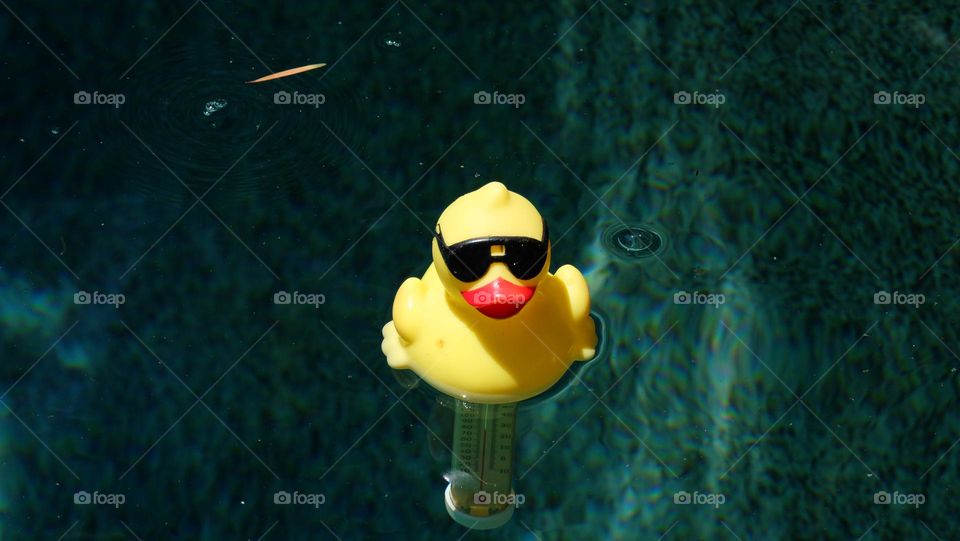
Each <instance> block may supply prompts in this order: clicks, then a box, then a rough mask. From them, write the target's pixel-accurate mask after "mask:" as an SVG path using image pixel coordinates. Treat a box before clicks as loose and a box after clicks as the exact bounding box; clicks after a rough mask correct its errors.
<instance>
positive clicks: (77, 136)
mask: <svg viewBox="0 0 960 541" xmlns="http://www.w3.org/2000/svg"><path fill="white" fill-rule="evenodd" d="M131 7H133V6H127V5H123V4H103V3H99V4H89V5H86V4H83V3H81V4H77V5H75V6H72V7H71V6H68V7H63V6H61V7H60V8H59V9H58V11H56V12H52V11H50V10H44V9H40V8H38V7H37V6H34V5H31V4H30V3H27V2H19V1H18V2H10V3H8V10H5V11H6V12H7V13H11V12H12V13H13V14H16V17H13V16H9V17H5V18H3V19H2V21H3V23H2V25H3V26H2V28H3V30H4V32H3V33H2V35H3V36H4V40H5V47H4V51H5V53H4V64H5V68H6V72H7V73H8V74H9V75H8V77H7V84H5V85H3V88H2V89H0V93H2V98H3V100H2V103H4V104H5V105H6V107H5V108H4V111H5V113H4V114H5V126H8V137H7V140H6V141H5V143H4V145H3V149H2V152H0V160H2V163H3V167H4V171H6V173H7V174H6V178H7V180H6V182H5V183H4V185H3V188H2V189H0V202H2V203H3V206H4V207H5V208H4V209H2V210H0V233H2V235H3V238H4V240H5V243H4V251H3V255H2V256H0V402H2V404H0V406H4V407H0V540H7V539H10V540H19V539H47V538H49V539H64V540H70V539H104V540H107V539H130V538H140V539H167V538H181V537H182V538H189V539H218V540H219V539H264V540H269V539H290V540H300V539H317V538H327V539H382V538H384V537H390V538H393V539H397V540H400V539H460V538H462V539H524V540H527V539H529V540H533V539H540V540H544V541H546V540H560V539H578V540H594V539H596V540H600V539H604V540H606V539H623V540H627V539H647V538H648V539H658V538H662V539H664V540H667V539H681V538H688V539H714V538H716V539H724V538H729V539H742V540H748V539H764V540H781V539H782V540H787V539H904V538H930V539H937V538H939V539H952V538H956V537H957V536H958V533H960V526H958V524H957V522H956V520H954V519H953V514H952V513H951V512H950V509H951V508H952V503H953V501H954V492H955V490H954V488H955V484H956V475H957V468H958V460H960V454H958V453H960V451H958V447H960V446H954V445H955V443H956V441H957V439H958V438H960V426H958V423H957V421H956V419H957V417H956V415H953V414H952V413H953V412H954V411H955V410H956V407H957V405H958V392H960V376H958V368H960V360H958V359H957V357H956V355H955V353H956V352H957V347H958V345H957V344H960V336H958V333H957V330H956V329H957V326H956V325H955V324H954V323H955V320H956V314H957V302H956V299H957V298H958V294H957V293H958V288H957V281H956V279H955V273H954V272H953V270H954V268H955V266H956V258H955V255H954V254H955V252H956V247H955V243H956V240H957V231H958V230H960V228H958V223H957V218H956V216H957V213H956V212H955V210H956V208H957V203H958V201H960V198H958V195H960V194H958V188H957V184H956V182H954V181H953V180H952V179H955V178H957V175H958V160H957V157H956V156H955V155H954V152H955V148H956V145H957V141H960V130H958V127H957V125H956V123H955V122H953V121H952V120H951V119H952V118H954V117H955V116H956V114H957V111H956V108H957V103H960V102H958V101H957V99H956V95H955V94H956V88H958V86H957V84H956V82H955V81H954V79H955V77H956V76H955V74H956V73H957V67H958V66H957V63H958V62H960V57H958V56H957V55H958V54H960V53H957V50H956V49H951V44H952V43H953V41H954V40H955V39H956V36H955V35H954V34H955V28H954V27H953V26H952V23H951V21H952V19H951V18H950V16H949V15H950V14H951V13H952V10H951V9H950V6H939V5H938V6H933V5H931V6H920V5H914V4H911V5H909V6H901V5H895V4H893V3H889V2H886V3H881V4H877V5H872V6H871V9H869V10H863V9H860V8H859V6H857V5H854V4H829V5H828V4H817V3H799V4H792V3H790V2H778V3H772V4H765V5H763V6H759V7H755V8H753V9H748V10H744V9H742V8H741V7H740V6H739V5H734V4H729V5H711V6H710V9H704V7H703V6H701V5H699V4H695V3H681V4H677V3H667V2H661V3H653V4H644V5H625V4H622V3H617V4H613V3H606V4H602V3H601V4H589V3H587V4H579V3H572V2H560V3H555V4H553V5H551V6H547V7H545V6H543V5H517V4H510V5H506V4H504V5H496V4H477V5H471V6H462V7H451V6H449V5H447V4H444V5H440V4H436V3H401V4H389V3H385V4H382V5H367V4H355V5H350V6H338V7H337V8H336V9H331V8H329V7H327V6H324V5H319V4H318V5H309V6H295V7H290V6H287V7H276V6H271V7H264V6H260V5H252V4H249V3H218V4H211V3H207V4H195V5H193V7H191V5H190V4H189V3H188V4H184V5H175V4H168V3H147V4H137V6H136V8H137V9H130V8H131ZM188 8H190V9H189V10H188ZM388 8H389V9H388ZM181 16H182V18H181ZM371 25H372V26H371ZM27 27H29V30H28V29H27ZM78 27H80V28H84V32H82V33H77V32H76V28H78ZM168 30H169V31H168ZM368 30H369V31H368ZM41 40H42V43H41ZM317 62H326V63H327V67H325V68H323V69H322V70H316V71H312V72H307V73H304V74H301V75H298V76H295V77H291V78H287V79H281V80H278V81H273V82H268V83H262V84H254V85H250V84H246V83H245V81H249V80H251V79H254V78H256V77H259V76H261V75H264V74H266V73H271V72H274V71H277V70H281V69H286V68H290V67H295V66H299V65H305V64H309V63H317ZM80 92H86V93H87V94H88V95H89V102H84V100H86V99H87V98H86V97H84V96H86V95H84V94H79V95H77V93H80ZM281 92H285V93H287V94H278V93H281ZM480 92H487V93H489V94H490V95H491V103H482V102H481V103H476V102H475V94H477V93H480ZM494 93H496V95H498V96H503V97H504V98H503V100H504V101H503V103H504V104H503V105H500V104H498V103H497V102H496V101H493V99H492V98H493V96H494ZM518 94H522V95H523V96H524V101H523V104H522V105H520V106H516V107H515V106H514V105H507V103H513V104H516V103H517V100H516V99H513V100H512V101H508V98H507V96H516V95H518ZM921 95H922V96H923V103H922V104H919V101H920V100H919V96H921ZM120 96H122V100H121V99H120ZM278 96H279V97H278ZM286 96H289V102H288V101H286V99H287V98H286ZM311 96H313V97H316V99H313V100H312V101H311V98H310V97H311ZM319 96H323V103H322V104H321V103H320V99H319ZM888 96H889V99H888ZM721 97H722V98H721ZM298 99H299V100H300V102H297V101H296V100H298ZM78 100H79V101H78ZM220 100H222V101H220ZM120 101H122V103H120ZM210 103H215V104H218V103H225V104H226V106H225V107H222V108H220V109H219V110H216V111H213V110H211V111H210V114H209V115H205V114H204V113H205V111H206V110H207V109H205V107H206V106H207V105H208V104H210ZM214 107H216V105H214ZM491 180H501V181H503V182H505V183H506V184H507V186H508V187H509V188H510V189H511V190H513V191H516V192H518V193H521V194H523V195H525V196H526V197H528V198H529V199H530V200H531V201H532V202H533V203H534V204H536V205H537V207H538V209H539V210H540V211H541V213H542V214H543V215H544V216H545V217H546V219H547V220H548V221H549V222H550V231H551V239H552V241H553V270H556V268H557V267H559V265H561V264H564V263H571V264H574V265H576V266H577V267H578V268H579V269H580V270H581V271H583V273H584V275H585V276H586V278H587V281H588V284H589V287H590V292H591V296H592V307H593V309H594V311H595V312H596V313H597V314H598V315H599V316H600V317H602V319H603V323H604V328H605V329H606V330H605V334H606V338H607V340H606V341H605V344H604V347H605V352H606V353H605V354H604V356H603V357H602V358H600V359H597V360H596V361H594V362H592V363H588V364H586V365H584V366H582V367H581V369H580V370H579V371H578V372H577V373H576V377H570V378H568V379H567V380H566V381H567V383H568V385H569V387H568V388H567V389H566V390H564V391H563V392H558V393H557V394H556V395H555V396H552V397H550V398H549V399H547V400H545V401H541V402H539V403H534V404H530V405H529V406H528V407H522V408H521V409H520V412H519V418H518V432H517V448H516V453H517V456H516V465H515V468H514V471H515V478H514V483H513V487H514V489H515V490H516V491H517V492H519V493H522V494H523V495H524V497H525V499H524V504H523V506H521V507H520V508H518V509H517V510H516V513H515V515H514V517H513V520H512V521H511V523H510V524H508V525H507V526H505V527H503V528H501V529H498V530H494V531H491V532H483V533H481V532H467V531H466V530H464V529H463V528H461V527H460V526H458V525H456V524H455V523H453V522H452V521H451V520H450V519H449V517H448V516H447V514H446V512H445V510H444V507H443V499H442V498H443V490H444V488H445V486H446V481H445V480H444V474H445V473H447V472H448V471H449V467H450V457H449V456H447V455H446V454H445V450H444V449H445V448H444V444H445V442H446V440H447V438H449V427H446V425H445V424H444V423H447V422H448V421H449V420H450V416H449V415H447V414H445V413H444V412H446V411H447V410H445V409H444V408H445V406H444V405H442V404H438V401H437V397H436V395H435V394H434V393H431V392H429V390H426V389H424V388H423V387H424V384H423V383H422V382H421V383H419V384H416V381H415V380H410V379H406V380H403V381H402V382H401V381H398V380H397V378H395V377H394V375H393V374H392V373H391V372H390V370H389V368H388V367H387V365H386V362H385V360H384V358H383V354H382V353H381V351H380V339H381V336H380V329H381V327H382V326H383V324H384V323H386V321H388V320H389V319H390V317H391V316H390V314H391V303H392V300H393V296H394V293H395V292H396V290H397V288H398V287H399V285H400V284H401V283H402V282H403V280H404V279H405V278H407V277H409V276H420V275H422V273H423V272H424V270H425V268H426V266H427V264H428V263H429V258H430V251H429V241H430V238H431V233H430V230H431V229H432V226H433V224H434V223H435V220H436V219H437V217H438V216H439V214H440V212H441V211H442V210H443V208H444V207H445V206H446V205H447V204H448V203H449V202H450V201H452V200H453V199H454V198H456V197H457V196H459V195H461V194H462V193H464V192H467V191H470V190H473V189H475V188H477V187H479V186H481V185H483V184H485V183H486V182H488V181H491ZM398 198H402V200H401V201H400V202H398ZM798 200H799V202H798ZM630 228H634V229H642V230H644V231H649V232H651V233H652V234H655V235H657V238H659V240H660V243H659V246H657V247H656V249H653V245H652V244H650V243H648V242H647V241H646V240H644V239H646V238H648V237H643V236H641V237H639V240H641V241H643V242H630V239H629V238H625V237H622V236H620V237H618V236H617V232H623V231H624V230H629V229H630ZM652 238H653V237H649V239H652ZM617 239H619V240H622V241H625V242H619V243H617V242H611V241H616V240H617ZM637 239H638V237H636V236H634V237H633V240H637ZM637 248H640V250H639V252H642V255H643V256H644V257H634V255H638V254H637V252H638V250H637ZM644 248H646V249H644ZM81 291H85V292H88V293H91V294H93V293H95V292H96V293H98V294H102V295H114V294H122V295H123V296H124V299H125V300H124V303H123V304H122V305H119V306H118V307H116V308H115V307H114V306H109V305H101V304H96V303H91V304H76V303H75V302H74V295H75V294H78V293H79V292H81ZM281 291H285V292H290V293H299V294H302V295H304V296H305V297H303V298H309V297H306V296H309V295H320V294H322V295H323V296H324V299H325V301H324V303H323V304H319V303H318V304H296V303H291V304H275V303H274V301H273V297H274V295H275V294H276V293H278V292H281ZM921 295H922V297H921ZM102 298H106V297H102ZM313 298H318V297H313ZM921 299H922V303H921V302H920V301H921ZM887 301H889V302H887ZM84 493H88V494H90V498H91V500H92V499H94V498H100V500H98V501H102V502H104V504H83V503H75V497H77V498H79V501H81V502H82V500H83V498H84ZM320 494H322V495H323V499H322V503H320V501H321V499H320V498H319V495H320ZM116 495H123V496H124V503H122V504H121V505H118V506H116V507H114V506H110V505H106V504H105V503H106V502H107V501H108V500H109V498H110V497H111V496H116ZM285 495H289V497H290V500H289V501H297V502H301V503H298V504H292V503H291V504H285V503H283V502H284V501H286V500H285V498H286V496H285ZM921 496H922V500H923V501H922V503H920V497H921ZM721 500H722V502H721ZM109 501H114V502H116V501H117V500H116V498H114V499H113V500H109ZM885 501H890V502H892V503H889V504H887V503H884V502H885ZM688 502H689V503H688Z"/></svg>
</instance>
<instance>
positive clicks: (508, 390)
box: [382, 183, 597, 404]
mask: <svg viewBox="0 0 960 541" xmlns="http://www.w3.org/2000/svg"><path fill="white" fill-rule="evenodd" d="M532 208H533V206H532V205H531V204H530V203H529V202H528V201H527V200H526V199H524V198H522V196H519V195H517V194H514V193H513V192H509V191H507V190H506V187H505V186H503V185H502V184H500V183H490V184H488V185H487V186H484V187H483V188H481V189H480V190H477V191H475V192H471V193H469V194H467V195H465V196H463V197H461V198H460V199H458V200H457V201H455V202H454V203H453V204H451V206H450V207H448V209H447V210H446V211H445V212H444V213H443V215H441V218H440V221H439V222H438V231H439V230H440V227H441V226H442V235H441V234H438V238H437V240H435V241H434V244H433V255H434V258H433V263H432V264H431V265H430V266H429V267H428V268H427V270H426V272H425V273H424V274H423V276H422V277H421V278H408V279H407V280H406V281H404V282H403V284H402V285H401V286H400V289H399V290H398V291H397V294H396V297H395V299H394V303H393V314H392V315H393V320H392V321H390V322H388V323H387V324H386V325H384V326H383V329H382V332H383V342H382V350H383V352H384V354H385V356H386V359H387V362H388V364H389V365H390V366H391V367H392V368H394V369H399V370H403V369H409V370H413V371H414V372H416V373H417V375H418V376H420V378H422V379H423V380H424V381H426V382H427V383H428V384H430V385H431V386H432V387H434V388H435V389H437V390H438V391H440V392H442V393H444V394H447V395H450V396H453V397H456V398H459V399H461V400H466V401H469V402H476V403H486V404H499V403H509V402H518V401H521V400H525V399H528V398H531V397H534V396H536V395H538V394H540V393H542V392H544V391H546V390H547V389H549V388H550V387H551V386H552V385H553V384H554V383H556V382H557V381H558V380H559V379H560V378H561V377H562V376H563V375H564V373H565V372H566V371H567V370H568V369H569V368H570V365H571V364H573V363H574V362H576V361H581V360H588V359H591V358H592V357H593V356H594V353H595V348H596V344H597V336H596V330H595V328H594V322H593V319H592V318H591V317H590V296H589V292H588V289H587V283H586V280H585V279H584V278H583V275H582V274H581V273H580V271H579V270H577V269H576V268H575V267H573V266H571V265H563V266H561V267H560V268H559V269H557V272H556V273H555V274H551V273H550V272H549V257H550V253H549V247H548V239H547V231H546V225H545V223H542V219H540V217H539V214H538V213H536V210H535V209H533V212H532V213H531V212H530V209H532ZM451 212H452V213H453V216H451ZM541 228H542V235H543V237H544V238H543V245H542V246H546V248H544V259H545V260H542V261H541V264H542V265H543V268H542V270H540V271H538V272H537V274H536V275H535V276H531V277H528V279H519V278H517V277H516V276H515V275H514V274H513V272H511V268H514V270H516V269H519V268H521V267H519V266H516V267H510V266H509V256H511V255H512V253H511V250H516V251H521V250H523V249H525V247H526V246H527V245H523V247H517V246H519V245H514V244H510V243H511V242H513V241H511V239H517V238H519V239H522V240H523V241H524V242H525V241H526V240H527V239H528V238H529V239H528V240H529V241H530V242H537V241H536V239H539V238H540V236H541ZM498 235H499V236H498ZM445 237H452V238H454V240H459V241H460V242H459V244H453V250H452V254H451V251H450V250H447V253H446V254H444V250H445V249H446V241H445V240H444V238H445ZM477 238H480V239H481V241H482V240H484V239H486V238H492V239H493V241H490V242H488V243H487V244H490V245H491V247H490V248H489V249H490V250H491V253H493V254H494V255H492V256H491V259H490V261H491V263H490V264H489V265H488V266H487V265H486V262H483V264H481V265H479V267H478V268H480V267H482V272H477V273H476V274H475V275H474V276H473V278H476V279H475V280H471V281H468V282H463V281H461V280H459V279H457V278H456V277H454V276H453V275H452V273H451V271H450V269H449V268H448V265H447V263H450V265H451V266H452V265H456V264H458V263H460V262H461V259H466V258H467V255H465V254H469V253H470V252H469V251H461V252H457V251H456V248H457V247H458V246H463V245H465V244H468V243H469V242H476V239H477ZM498 239H507V240H505V241H504V245H505V246H506V247H505V248H504V246H501V245H499V244H497V243H498V242H499V240H498ZM464 241H467V242H464ZM473 248H475V247H473ZM486 249H487V247H486V245H484V247H483V250H486ZM481 253H482V255H488V254H486V253H485V252H482V251H481ZM457 254H460V256H459V257H458V255H457ZM501 255H502V256H503V257H502V258H500V256H501ZM475 259H476V258H474V259H471V260H468V261H469V262H472V261H474V260H475ZM481 261H483V260H482V258H481ZM475 267H476V265H475ZM518 272H519V271H518ZM481 274H482V275H481ZM521 274H522V273H521ZM478 276H479V277H478ZM491 298H493V299H494V300H495V302H491V301H490V299H491ZM477 299H479V301H478V300H477Z"/></svg>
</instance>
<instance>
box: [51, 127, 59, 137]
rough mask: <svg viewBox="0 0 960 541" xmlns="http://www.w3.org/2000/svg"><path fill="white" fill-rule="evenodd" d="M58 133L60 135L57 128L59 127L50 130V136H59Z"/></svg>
mask: <svg viewBox="0 0 960 541" xmlns="http://www.w3.org/2000/svg"><path fill="white" fill-rule="evenodd" d="M59 133H60V128H59V127H56V128H52V129H51V130H50V134H51V135H57V134H59Z"/></svg>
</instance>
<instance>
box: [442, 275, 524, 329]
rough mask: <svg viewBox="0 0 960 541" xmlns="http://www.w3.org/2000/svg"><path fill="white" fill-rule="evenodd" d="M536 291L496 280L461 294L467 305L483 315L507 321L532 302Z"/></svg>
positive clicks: (506, 281) (502, 280) (499, 279)
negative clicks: (531, 299)
mask: <svg viewBox="0 0 960 541" xmlns="http://www.w3.org/2000/svg"><path fill="white" fill-rule="evenodd" d="M536 289H537V288H535V287H526V286H522V285H518V284H514V283H513V282H510V281H509V280H504V279H503V278H496V279H495V280H493V281H492V282H488V283H487V284H485V285H483V286H481V287H478V288H475V289H470V290H467V291H461V292H460V294H461V295H463V299H464V300H465V301H467V304H469V305H470V306H472V307H474V308H476V309H477V310H479V311H480V313H481V314H483V315H485V316H487V317H491V318H493V319H506V318H508V317H510V316H513V315H515V314H516V313H517V312H519V311H520V309H522V308H523V306H524V305H525V304H526V303H528V302H530V298H531V297H533V293H534V292H535V291H536Z"/></svg>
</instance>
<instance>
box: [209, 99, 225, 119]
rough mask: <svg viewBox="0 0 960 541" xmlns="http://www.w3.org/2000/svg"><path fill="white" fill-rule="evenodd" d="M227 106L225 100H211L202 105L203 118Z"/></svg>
mask: <svg viewBox="0 0 960 541" xmlns="http://www.w3.org/2000/svg"><path fill="white" fill-rule="evenodd" d="M226 106H227V100H211V101H208V102H207V103H205V104H204V105H203V116H210V115H212V114H213V113H216V112H217V111H219V110H220V109H223V108H224V107H226Z"/></svg>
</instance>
